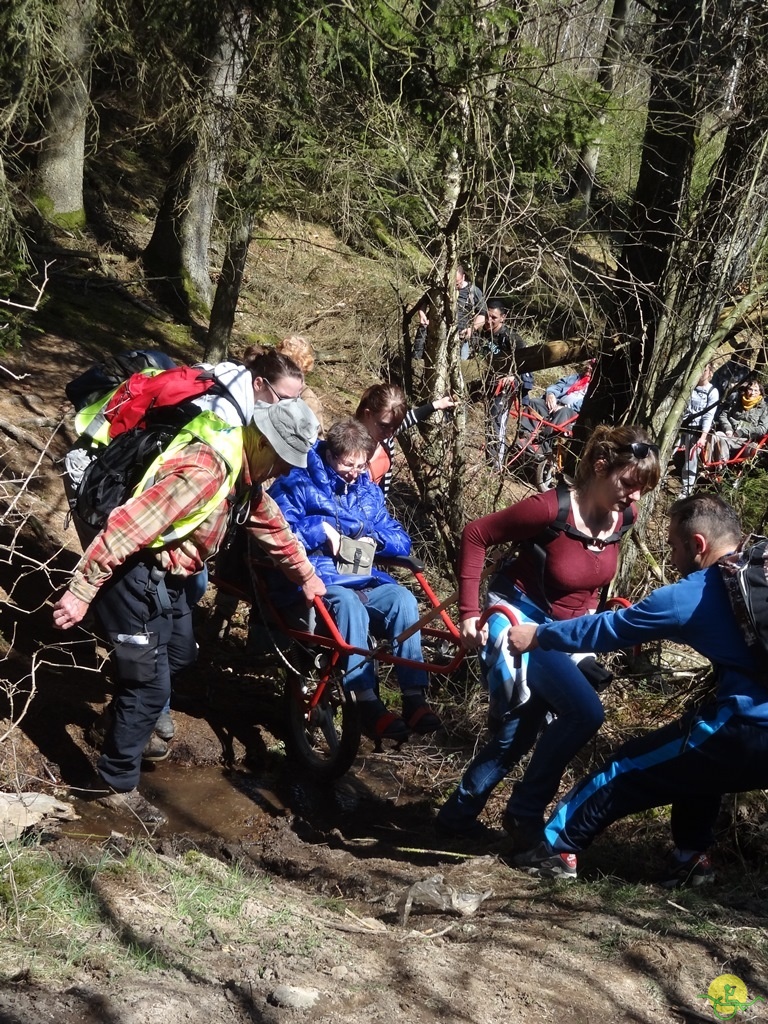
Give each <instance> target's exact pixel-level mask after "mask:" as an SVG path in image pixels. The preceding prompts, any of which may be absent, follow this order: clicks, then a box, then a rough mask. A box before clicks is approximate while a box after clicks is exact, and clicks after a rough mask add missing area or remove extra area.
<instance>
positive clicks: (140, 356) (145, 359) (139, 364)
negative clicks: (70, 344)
mask: <svg viewBox="0 0 768 1024" xmlns="http://www.w3.org/2000/svg"><path fill="white" fill-rule="evenodd" d="M174 366H176V363H175V362H174V361H173V359H171V357H170V356H167V355H166V354H165V352H158V351H156V350H155V349H134V350H132V351H131V352H120V353H118V354H117V355H115V356H109V357H108V358H107V359H104V360H103V361H102V362H100V363H94V364H93V366H90V367H89V368H88V369H87V370H85V371H84V372H83V373H81V374H80V375H79V376H78V377H74V378H73V379H72V380H71V381H69V383H68V384H66V385H65V387H64V393H65V394H66V396H67V398H68V399H69V401H70V402H71V403H72V405H74V407H75V410H76V411H77V412H80V410H81V409H84V408H85V407H86V406H87V405H90V404H91V402H95V401H96V400H97V399H98V398H100V397H101V396H102V395H106V394H108V393H109V392H110V391H114V389H115V388H116V387H117V386H118V385H119V384H122V383H123V381H125V380H127V379H128V378H129V377H131V376H133V374H134V373H140V372H141V371H142V370H148V369H156V370H171V369H173V367H174Z"/></svg>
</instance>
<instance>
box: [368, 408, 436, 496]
mask: <svg viewBox="0 0 768 1024" xmlns="http://www.w3.org/2000/svg"><path fill="white" fill-rule="evenodd" d="M434 411H435V407H434V405H433V404H432V402H427V404H426V405H420V406H418V407H417V408H415V409H409V410H408V412H407V413H406V414H405V417H404V418H403V422H402V423H401V424H400V426H399V427H398V428H397V430H396V431H395V432H394V434H393V435H392V437H387V438H385V439H384V440H383V441H381V442H380V443H379V444H378V446H377V449H376V451H375V452H374V453H373V456H372V458H371V462H373V461H375V460H376V461H378V460H377V456H379V455H380V454H381V453H382V452H383V453H384V454H385V455H386V456H387V459H386V460H382V461H383V462H384V464H385V465H386V469H384V472H383V473H382V472H381V470H378V471H377V472H376V473H375V474H374V473H372V474H371V479H372V480H373V482H374V483H375V484H378V485H379V487H380V488H381V489H382V491H383V492H384V497H385V498H386V497H387V495H388V494H389V488H390V486H391V485H392V460H393V458H394V456H395V438H396V437H397V436H398V435H399V434H402V433H404V432H405V431H406V430H411V429H412V428H413V427H415V426H416V424H417V423H423V422H424V420H428V419H429V417H430V416H431V415H432V413H433V412H434Z"/></svg>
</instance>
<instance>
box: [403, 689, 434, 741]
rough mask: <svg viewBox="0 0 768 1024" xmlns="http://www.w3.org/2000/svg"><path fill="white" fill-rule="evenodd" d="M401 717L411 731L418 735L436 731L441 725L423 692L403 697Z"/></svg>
mask: <svg viewBox="0 0 768 1024" xmlns="http://www.w3.org/2000/svg"><path fill="white" fill-rule="evenodd" d="M403 718H404V719H405V724H406V725H407V726H408V728H409V729H410V730H411V732H416V733H418V734H419V736H426V735H428V734H429V733H431V732H437V730H438V729H441V728H442V725H443V723H442V722H441V721H440V719H439V718H438V717H437V715H436V714H435V712H434V711H433V710H432V708H431V707H430V706H429V704H427V698H426V697H425V696H424V695H423V694H418V696H410V697H403Z"/></svg>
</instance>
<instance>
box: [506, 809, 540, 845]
mask: <svg viewBox="0 0 768 1024" xmlns="http://www.w3.org/2000/svg"><path fill="white" fill-rule="evenodd" d="M501 827H502V828H503V829H504V831H505V832H506V833H507V835H508V836H509V838H510V839H511V840H512V849H513V850H521V851H522V850H532V849H533V848H534V847H535V846H538V845H539V843H540V842H542V841H543V838H544V822H543V821H542V819H541V818H519V817H517V816H516V815H514V814H509V813H505V814H504V816H503V817H502V819H501Z"/></svg>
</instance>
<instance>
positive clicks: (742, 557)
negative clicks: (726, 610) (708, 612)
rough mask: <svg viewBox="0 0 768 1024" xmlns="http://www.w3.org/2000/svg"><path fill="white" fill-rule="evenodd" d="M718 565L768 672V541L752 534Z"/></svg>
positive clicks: (746, 633) (733, 604)
mask: <svg viewBox="0 0 768 1024" xmlns="http://www.w3.org/2000/svg"><path fill="white" fill-rule="evenodd" d="M717 564H718V566H719V567H720V573H721V575H722V578H723V582H724V583H725V589H726V591H727V593H728V598H729V600H730V602H731V608H732V609H733V614H734V615H735V616H736V621H737V622H738V624H739V627H740V629H741V632H742V635H743V636H744V639H745V641H746V643H747V646H748V647H749V649H750V650H751V651H752V652H753V654H754V655H755V656H756V658H757V659H758V660H759V661H760V662H761V664H762V665H764V666H765V667H766V668H768V537H761V536H760V535H759V534H755V533H753V534H751V535H750V536H749V537H747V539H746V540H745V541H744V543H743V544H742V545H741V547H740V548H739V550H738V551H736V552H734V553H733V554H732V555H725V556H724V557H723V558H720V559H718V562H717Z"/></svg>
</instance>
